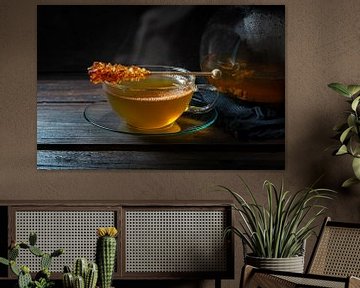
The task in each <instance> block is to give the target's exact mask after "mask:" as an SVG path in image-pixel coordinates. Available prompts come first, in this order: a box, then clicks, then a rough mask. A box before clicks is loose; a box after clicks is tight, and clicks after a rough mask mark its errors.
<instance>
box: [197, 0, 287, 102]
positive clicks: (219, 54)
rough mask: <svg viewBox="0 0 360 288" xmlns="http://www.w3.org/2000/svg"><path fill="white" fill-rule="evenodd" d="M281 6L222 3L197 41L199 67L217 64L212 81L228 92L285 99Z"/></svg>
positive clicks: (269, 99)
mask: <svg viewBox="0 0 360 288" xmlns="http://www.w3.org/2000/svg"><path fill="white" fill-rule="evenodd" d="M284 18H285V8H284V6H283V5H271V6H268V5H251V6H227V7H225V8H222V9H220V10H219V11H218V12H217V13H216V14H215V15H214V16H213V17H212V18H211V19H210V21H209V24H208V26H207V29H206V30H205V32H204V34H203V36H202V39H201V47H200V56H201V58H200V59H201V69H202V70H203V71H210V70H212V69H215V68H217V69H220V70H221V71H222V73H223V77H222V78H221V79H219V80H216V79H212V80H211V82H212V83H211V84H213V85H214V86H216V87H217V88H218V90H219V91H221V92H223V93H225V94H227V95H230V96H232V97H235V98H238V99H241V100H245V101H250V102H258V103H282V102H284V99H285V25H284V22H285V19H284Z"/></svg>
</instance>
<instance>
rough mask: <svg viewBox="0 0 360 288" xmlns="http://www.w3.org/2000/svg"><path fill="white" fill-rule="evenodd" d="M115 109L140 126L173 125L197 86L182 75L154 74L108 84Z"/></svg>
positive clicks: (159, 126)
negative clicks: (143, 77)
mask: <svg viewBox="0 0 360 288" xmlns="http://www.w3.org/2000/svg"><path fill="white" fill-rule="evenodd" d="M103 89H104V92H105V95H106V96H107V98H108V100H109V103H110V105H111V107H112V109H113V110H114V111H115V112H116V113H117V114H118V115H119V116H120V117H121V118H123V119H124V120H125V121H126V122H127V124H128V125H130V126H133V127H135V128H137V129H159V128H163V127H167V126H171V125H172V124H173V123H174V122H175V121H176V120H177V119H178V118H179V117H180V116H181V114H182V113H183V112H184V111H186V110H187V107H188V105H189V103H190V100H191V97H192V95H193V93H194V90H195V86H194V85H193V83H191V81H188V79H187V78H186V77H182V76H178V75H177V76H171V75H166V76H155V75H154V76H150V77H147V78H145V79H142V80H139V81H126V82H122V83H120V84H104V86H103Z"/></svg>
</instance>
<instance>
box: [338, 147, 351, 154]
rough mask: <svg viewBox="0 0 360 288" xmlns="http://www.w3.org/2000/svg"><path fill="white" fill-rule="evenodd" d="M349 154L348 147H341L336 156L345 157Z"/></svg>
mask: <svg viewBox="0 0 360 288" xmlns="http://www.w3.org/2000/svg"><path fill="white" fill-rule="evenodd" d="M347 153H349V151H348V149H347V147H346V145H341V147H340V148H339V150H338V151H337V152H336V154H335V155H344V154H347Z"/></svg>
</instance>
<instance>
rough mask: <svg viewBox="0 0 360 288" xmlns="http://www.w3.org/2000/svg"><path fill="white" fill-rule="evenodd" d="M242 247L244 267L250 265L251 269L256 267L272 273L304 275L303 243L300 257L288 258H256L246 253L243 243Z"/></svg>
mask: <svg viewBox="0 0 360 288" xmlns="http://www.w3.org/2000/svg"><path fill="white" fill-rule="evenodd" d="M243 247H244V262H245V264H246V265H251V266H253V267H257V268H261V269H269V270H274V271H286V272H296V273H304V266H305V261H304V258H305V257H304V255H305V243H304V245H303V248H302V250H301V255H299V256H294V257H288V258H264V257H256V256H252V255H251V254H249V253H248V252H247V251H246V250H247V249H246V245H245V244H244V243H243Z"/></svg>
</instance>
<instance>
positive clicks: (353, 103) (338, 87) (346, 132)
mask: <svg viewBox="0 0 360 288" xmlns="http://www.w3.org/2000/svg"><path fill="white" fill-rule="evenodd" d="M328 86H329V87H330V88H331V89H333V90H334V91H336V92H337V93H339V94H340V95H342V96H344V97H346V98H347V102H348V103H349V104H350V110H349V111H348V112H347V114H348V116H347V119H346V122H345V123H341V124H340V125H337V126H336V127H334V130H335V131H336V132H337V133H338V138H339V141H340V143H339V144H340V145H339V147H338V148H337V149H336V151H335V152H334V154H335V155H338V156H339V155H350V156H351V157H352V169H353V171H354V176H353V177H351V178H349V179H347V180H345V181H344V183H343V184H342V187H349V186H351V185H353V184H358V183H360V138H359V136H360V107H359V101H360V85H344V84H341V83H331V84H329V85H328Z"/></svg>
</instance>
